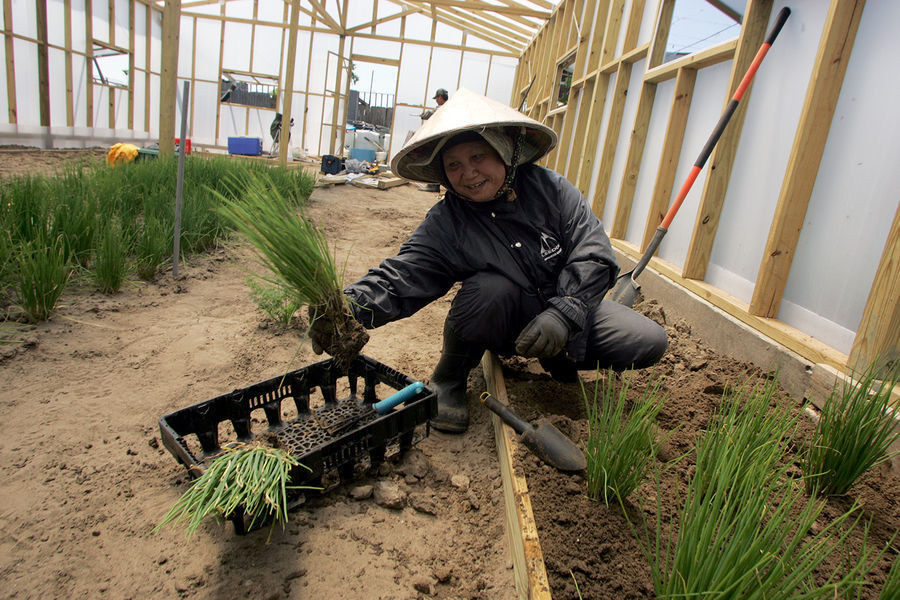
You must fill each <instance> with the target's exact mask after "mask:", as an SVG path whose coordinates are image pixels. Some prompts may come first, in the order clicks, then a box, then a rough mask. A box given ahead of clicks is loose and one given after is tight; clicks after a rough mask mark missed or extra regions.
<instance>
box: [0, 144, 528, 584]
mask: <svg viewBox="0 0 900 600" xmlns="http://www.w3.org/2000/svg"><path fill="white" fill-rule="evenodd" d="M78 154H82V155H83V154H84V153H77V152H73V151H62V152H52V153H46V152H37V151H20V150H16V149H5V151H4V152H0V162H2V163H3V164H5V165H6V166H4V167H0V173H3V174H10V173H12V172H22V171H24V170H32V171H39V172H44V173H49V172H51V171H52V170H53V169H54V168H55V165H57V164H58V162H59V155H62V156H63V157H64V159H65V160H80V159H79V158H77V157H76V155H78ZM89 154H92V155H93V156H94V158H96V156H97V155H98V152H97V151H94V152H90V153H89ZM99 155H101V156H102V153H99ZM81 158H83V156H82V157H81ZM435 199H436V195H435V194H430V193H426V192H422V191H420V190H418V188H416V187H415V186H412V185H407V186H402V187H399V188H394V189H392V190H390V191H377V190H375V191H371V190H364V189H360V188H357V187H353V186H349V185H343V186H335V187H333V188H330V189H318V190H316V191H315V193H314V195H313V200H314V202H313V203H312V206H311V210H312V215H313V216H314V217H315V218H316V219H317V220H318V222H319V223H320V224H322V225H323V226H324V227H325V228H326V229H327V230H328V232H329V235H330V236H333V238H334V239H335V241H336V242H337V243H338V245H339V253H340V254H341V255H343V254H344V253H346V252H349V253H350V255H349V256H350V258H349V263H348V265H347V278H348V279H351V278H355V277H357V276H359V275H361V274H362V273H363V272H365V270H366V269H367V268H369V267H370V266H374V265H375V264H377V262H378V261H379V260H380V259H381V258H383V257H385V256H388V255H391V254H393V253H395V252H396V250H397V248H398V247H399V245H400V243H401V242H402V241H404V240H405V239H406V238H407V236H408V235H409V233H410V232H411V231H412V229H413V228H414V227H415V225H416V224H417V223H418V222H419V221H420V220H421V218H422V217H423V216H424V214H425V212H426V211H427V209H428V208H429V207H430V206H431V205H432V204H433V202H434V201H435ZM248 269H250V270H256V269H258V267H257V266H256V265H255V262H254V260H253V259H252V258H251V255H250V253H249V251H248V250H247V249H246V248H244V247H241V246H240V245H237V244H235V245H228V246H226V247H223V248H220V249H218V250H217V251H216V252H215V253H214V254H213V255H211V256H207V257H200V258H197V259H192V260H191V261H190V262H189V263H188V264H186V265H183V266H182V267H181V269H180V275H181V277H180V278H179V280H177V281H174V280H173V279H172V275H171V271H169V272H167V273H164V274H162V275H160V276H159V277H158V279H157V280H156V281H154V282H152V283H142V282H134V283H132V284H130V285H128V286H127V287H126V288H125V289H124V290H123V291H122V292H120V293H118V294H114V295H112V296H105V295H102V294H100V293H97V292H93V291H91V289H90V286H88V285H84V286H82V287H81V289H77V286H73V288H72V289H71V290H70V291H69V292H68V293H67V294H66V295H65V296H64V298H63V300H62V303H61V305H60V307H59V312H58V314H57V315H56V316H54V317H53V318H52V319H51V320H50V321H48V322H46V323H42V324H40V325H38V326H36V327H31V328H28V329H27V330H25V331H22V330H17V331H15V332H14V334H13V337H14V339H16V340H18V341H17V342H15V343H4V344H2V345H0V351H2V356H3V359H2V362H0V390H2V391H0V406H2V409H0V410H2V413H0V414H2V425H0V432H2V435H0V464H2V467H0V472H2V480H3V486H2V491H0V532H2V537H0V578H2V580H3V581H4V584H3V586H2V588H3V592H2V593H0V596H4V597H9V598H98V597H109V598H173V597H181V598H245V597H246V598H273V599H274V598H337V597H346V598H373V599H375V598H384V599H395V598H399V599H406V598H426V597H428V598H492V599H494V598H496V599H501V600H507V599H511V598H514V597H515V590H514V583H513V571H512V562H511V560H510V558H509V553H508V551H507V542H506V537H505V533H504V529H503V523H504V519H503V512H502V507H503V493H502V487H501V481H500V475H499V468H498V465H497V459H496V450H495V447H494V442H493V433H492V429H491V425H490V420H489V418H488V416H487V415H486V414H484V412H482V411H476V412H475V413H474V415H473V423H472V427H471V428H470V430H469V432H468V433H467V434H466V435H464V436H450V435H445V434H441V433H439V432H433V433H432V434H431V436H430V437H428V438H426V439H424V440H423V441H421V442H420V443H418V444H417V445H416V446H415V447H414V450H413V452H412V454H413V455H417V456H415V459H414V460H412V463H414V464H415V468H410V467H409V464H408V463H402V464H398V463H396V462H392V463H388V464H387V466H386V467H383V468H382V470H381V471H380V472H378V473H373V474H371V475H369V476H368V477H365V478H362V479H360V480H358V481H355V482H353V483H354V485H356V486H361V485H366V484H368V485H374V484H392V485H394V486H396V487H397V488H398V489H399V492H400V498H401V499H402V503H401V507H400V508H387V507H383V506H380V505H379V504H377V503H376V501H375V500H374V498H373V497H366V498H364V499H361V500H356V499H353V498H352V497H351V496H350V492H351V488H352V487H353V485H346V486H342V487H339V488H338V489H336V490H334V491H333V492H331V493H330V494H328V495H327V496H326V497H324V498H318V499H317V498H311V499H309V500H308V502H307V505H306V506H304V507H301V508H300V509H299V510H297V511H295V512H293V513H292V514H291V520H290V522H289V524H288V526H287V529H286V530H285V531H281V530H276V531H275V532H274V533H273V535H272V537H271V540H270V541H269V542H268V543H267V532H266V531H264V530H263V531H257V532H253V533H251V534H249V535H246V536H236V535H235V534H234V533H233V529H232V526H231V524H230V523H226V524H225V525H224V526H223V525H219V524H216V523H213V522H210V523H208V524H207V525H205V526H203V527H201V529H200V530H199V531H198V532H197V534H196V535H194V536H193V537H192V538H191V539H190V540H187V539H186V538H185V533H184V531H183V530H182V529H180V528H176V527H168V528H165V529H163V530H162V531H160V532H159V533H157V534H154V535H150V533H149V532H150V530H151V529H153V527H154V526H155V525H156V524H157V523H159V521H160V520H161V519H162V517H163V516H164V515H165V514H166V512H167V511H168V510H169V508H170V507H171V506H172V505H173V504H174V503H175V501H176V500H177V499H178V498H179V496H180V495H181V494H182V493H183V492H184V491H185V489H186V486H187V472H186V470H185V469H184V467H182V466H181V465H179V464H178V463H177V462H176V461H175V459H174V458H173V457H172V456H171V455H170V454H169V453H168V451H166V450H165V449H164V448H163V447H162V445H161V444H160V438H159V430H158V426H157V420H158V419H159V417H161V416H162V415H164V414H167V413H168V412H171V411H173V410H176V409H179V408H183V407H186V406H189V405H191V404H195V403H197V402H201V401H203V400H206V399H209V398H212V397H214V396H217V395H219V394H222V393H226V392H229V391H231V390H233V389H237V388H243V387H246V386H248V385H250V384H252V383H255V382H257V381H261V380H264V379H267V378H270V377H274V376H276V375H280V374H282V373H285V372H287V371H289V370H291V369H296V368H300V367H302V366H305V365H308V364H310V363H312V362H315V361H318V360H321V357H318V356H316V355H314V354H313V353H312V351H311V349H310V346H309V343H308V341H305V340H303V339H302V335H301V334H300V333H299V332H298V331H295V330H291V331H287V332H282V331H280V330H279V329H278V328H277V327H275V326H272V325H271V324H269V323H266V321H265V317H264V315H263V314H262V313H261V312H260V311H259V310H258V309H257V307H256V305H255V304H254V303H253V302H252V300H251V299H250V297H249V293H248V287H247V284H246V283H245V278H246V276H247V272H248ZM448 307H449V298H447V299H443V300H441V301H438V302H435V303H433V304H432V305H431V306H429V307H428V308H426V309H424V310H422V311H421V312H420V313H418V314H417V315H415V316H414V317H413V318H410V319H407V320H405V321H403V322H399V323H395V324H392V325H389V326H387V327H384V328H382V329H379V330H376V331H374V332H373V334H372V338H371V341H370V342H369V344H368V345H367V346H366V348H365V350H364V353H365V354H366V355H368V356H370V357H371V358H373V359H374V360H377V361H378V362H381V363H383V364H386V365H389V366H391V367H393V368H395V369H397V370H398V371H400V372H402V373H405V374H407V375H409V376H411V377H414V378H416V379H420V380H423V381H424V380H427V378H428V376H429V375H430V374H431V370H432V368H433V365H434V364H435V362H436V361H437V358H438V355H439V352H440V344H441V328H442V325H443V319H444V316H445V315H446V311H447V308H448ZM3 337H4V338H6V337H8V336H6V335H4V336H3ZM471 380H472V389H473V394H474V396H473V397H474V398H477V395H478V391H479V389H482V390H483V387H484V384H483V378H482V377H481V374H480V368H479V369H476V371H474V372H473V375H472V378H471ZM479 386H480V388H479ZM421 458H424V461H422V460H421ZM409 460H410V459H409V457H407V461H409ZM423 464H424V466H425V468H424V469H423V468H422V465H423Z"/></svg>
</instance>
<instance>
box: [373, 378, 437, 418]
mask: <svg viewBox="0 0 900 600" xmlns="http://www.w3.org/2000/svg"><path fill="white" fill-rule="evenodd" d="M424 387H425V386H424V385H422V382H421V381H417V382H415V383H411V384H409V385H408V386H406V387H405V388H403V389H402V390H400V391H399V392H396V393H394V394H392V395H390V396H388V397H387V398H385V399H384V400H381V401H380V402H376V403H375V412H377V413H378V414H379V415H383V414H385V413H387V412H390V411H391V409H393V408H394V407H395V406H397V405H398V404H401V403H403V402H406V401H407V400H409V399H410V398H412V397H413V396H415V395H416V394H418V393H419V392H421V391H422V389H423V388H424Z"/></svg>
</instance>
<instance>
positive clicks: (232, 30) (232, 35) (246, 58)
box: [222, 5, 250, 71]
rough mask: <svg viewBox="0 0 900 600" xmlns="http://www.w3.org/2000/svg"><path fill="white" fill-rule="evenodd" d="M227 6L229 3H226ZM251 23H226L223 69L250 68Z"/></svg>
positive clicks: (238, 69)
mask: <svg viewBox="0 0 900 600" xmlns="http://www.w3.org/2000/svg"><path fill="white" fill-rule="evenodd" d="M226 6H227V5H226ZM249 48H250V25H248V24H246V23H234V22H232V21H229V22H227V23H225V43H224V44H223V45H222V69H223V70H225V71H228V70H230V69H234V70H235V71H249V70H250V52H248V50H249Z"/></svg>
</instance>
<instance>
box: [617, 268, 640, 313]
mask: <svg viewBox="0 0 900 600" xmlns="http://www.w3.org/2000/svg"><path fill="white" fill-rule="evenodd" d="M640 291H641V286H640V284H639V283H638V282H637V281H635V280H634V278H633V277H632V276H631V272H630V271H629V272H628V273H625V274H623V275H620V276H619V277H618V278H617V279H616V285H615V286H613V289H612V290H611V291H610V292H609V297H610V298H611V299H613V300H615V301H616V302H618V303H619V304H622V305H624V306H627V307H628V308H632V307H633V306H634V301H635V300H637V296H638V292H640Z"/></svg>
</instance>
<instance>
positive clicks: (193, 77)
mask: <svg viewBox="0 0 900 600" xmlns="http://www.w3.org/2000/svg"><path fill="white" fill-rule="evenodd" d="M191 39H193V40H194V43H193V44H191V89H192V90H194V93H193V94H189V96H190V101H191V106H190V114H189V115H188V117H190V122H189V124H188V131H187V134H186V135H187V137H188V139H191V138H193V137H194V107H195V106H197V103H196V102H194V99H195V98H196V97H197V94H196V92H197V19H194V18H192V19H191ZM219 85H221V84H219ZM217 89H218V88H217ZM216 93H218V92H216Z"/></svg>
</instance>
